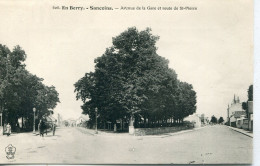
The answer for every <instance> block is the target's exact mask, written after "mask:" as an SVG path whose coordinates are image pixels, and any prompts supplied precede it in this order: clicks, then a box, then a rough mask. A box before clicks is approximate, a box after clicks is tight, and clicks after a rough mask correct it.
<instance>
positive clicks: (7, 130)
mask: <svg viewBox="0 0 260 166" xmlns="http://www.w3.org/2000/svg"><path fill="white" fill-rule="evenodd" d="M56 122H57V120H55V123H51V126H50V125H48V123H47V121H46V119H44V118H42V119H40V122H39V124H38V131H39V135H40V136H41V137H44V133H46V135H47V129H48V128H51V129H52V133H53V135H55V130H56ZM11 131H12V127H11V125H10V124H9V123H8V124H7V125H6V126H5V133H6V135H7V136H10V135H11Z"/></svg>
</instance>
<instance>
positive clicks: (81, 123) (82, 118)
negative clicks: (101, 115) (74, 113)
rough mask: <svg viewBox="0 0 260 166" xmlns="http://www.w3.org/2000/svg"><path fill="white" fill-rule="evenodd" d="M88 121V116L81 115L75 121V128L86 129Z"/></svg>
mask: <svg viewBox="0 0 260 166" xmlns="http://www.w3.org/2000/svg"><path fill="white" fill-rule="evenodd" d="M88 121H89V116H88V115H83V114H82V115H81V116H80V117H79V118H78V119H77V120H76V126H77V127H87V123H88Z"/></svg>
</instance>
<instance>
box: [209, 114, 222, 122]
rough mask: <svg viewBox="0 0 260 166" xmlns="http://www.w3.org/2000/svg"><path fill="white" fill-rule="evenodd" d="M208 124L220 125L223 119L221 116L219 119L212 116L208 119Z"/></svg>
mask: <svg viewBox="0 0 260 166" xmlns="http://www.w3.org/2000/svg"><path fill="white" fill-rule="evenodd" d="M210 122H211V123H213V124H217V123H219V124H221V123H223V122H224V119H223V117H222V116H221V117H219V119H217V118H216V117H215V116H214V115H213V116H212V117H211V119H210Z"/></svg>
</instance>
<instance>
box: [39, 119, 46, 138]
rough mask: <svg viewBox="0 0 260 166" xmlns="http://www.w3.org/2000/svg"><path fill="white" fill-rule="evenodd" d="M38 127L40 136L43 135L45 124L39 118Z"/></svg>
mask: <svg viewBox="0 0 260 166" xmlns="http://www.w3.org/2000/svg"><path fill="white" fill-rule="evenodd" d="M39 129H40V136H42V137H44V129H45V124H44V122H43V120H42V119H41V120H40V123H39Z"/></svg>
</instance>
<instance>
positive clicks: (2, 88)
mask: <svg viewBox="0 0 260 166" xmlns="http://www.w3.org/2000/svg"><path fill="white" fill-rule="evenodd" d="M25 60H26V54H25V51H24V50H22V49H21V47H19V46H16V47H14V49H13V50H12V51H10V50H9V48H7V47H6V46H4V45H1V44H0V111H1V112H3V120H4V122H5V123H7V122H9V123H11V125H12V126H16V123H17V120H18V118H21V117H23V118H25V119H26V120H27V121H28V122H29V123H32V119H33V111H32V109H33V108H34V107H35V108H36V110H37V115H38V117H40V116H42V115H43V114H45V113H46V112H48V109H53V108H55V106H56V104H57V102H59V98H58V92H57V91H56V89H55V87H54V86H50V87H49V86H46V85H44V84H43V83H42V81H43V79H41V78H39V77H37V76H36V75H33V74H31V73H30V72H29V71H27V70H26V68H25V64H24V61H25ZM30 126H32V125H30Z"/></svg>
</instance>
